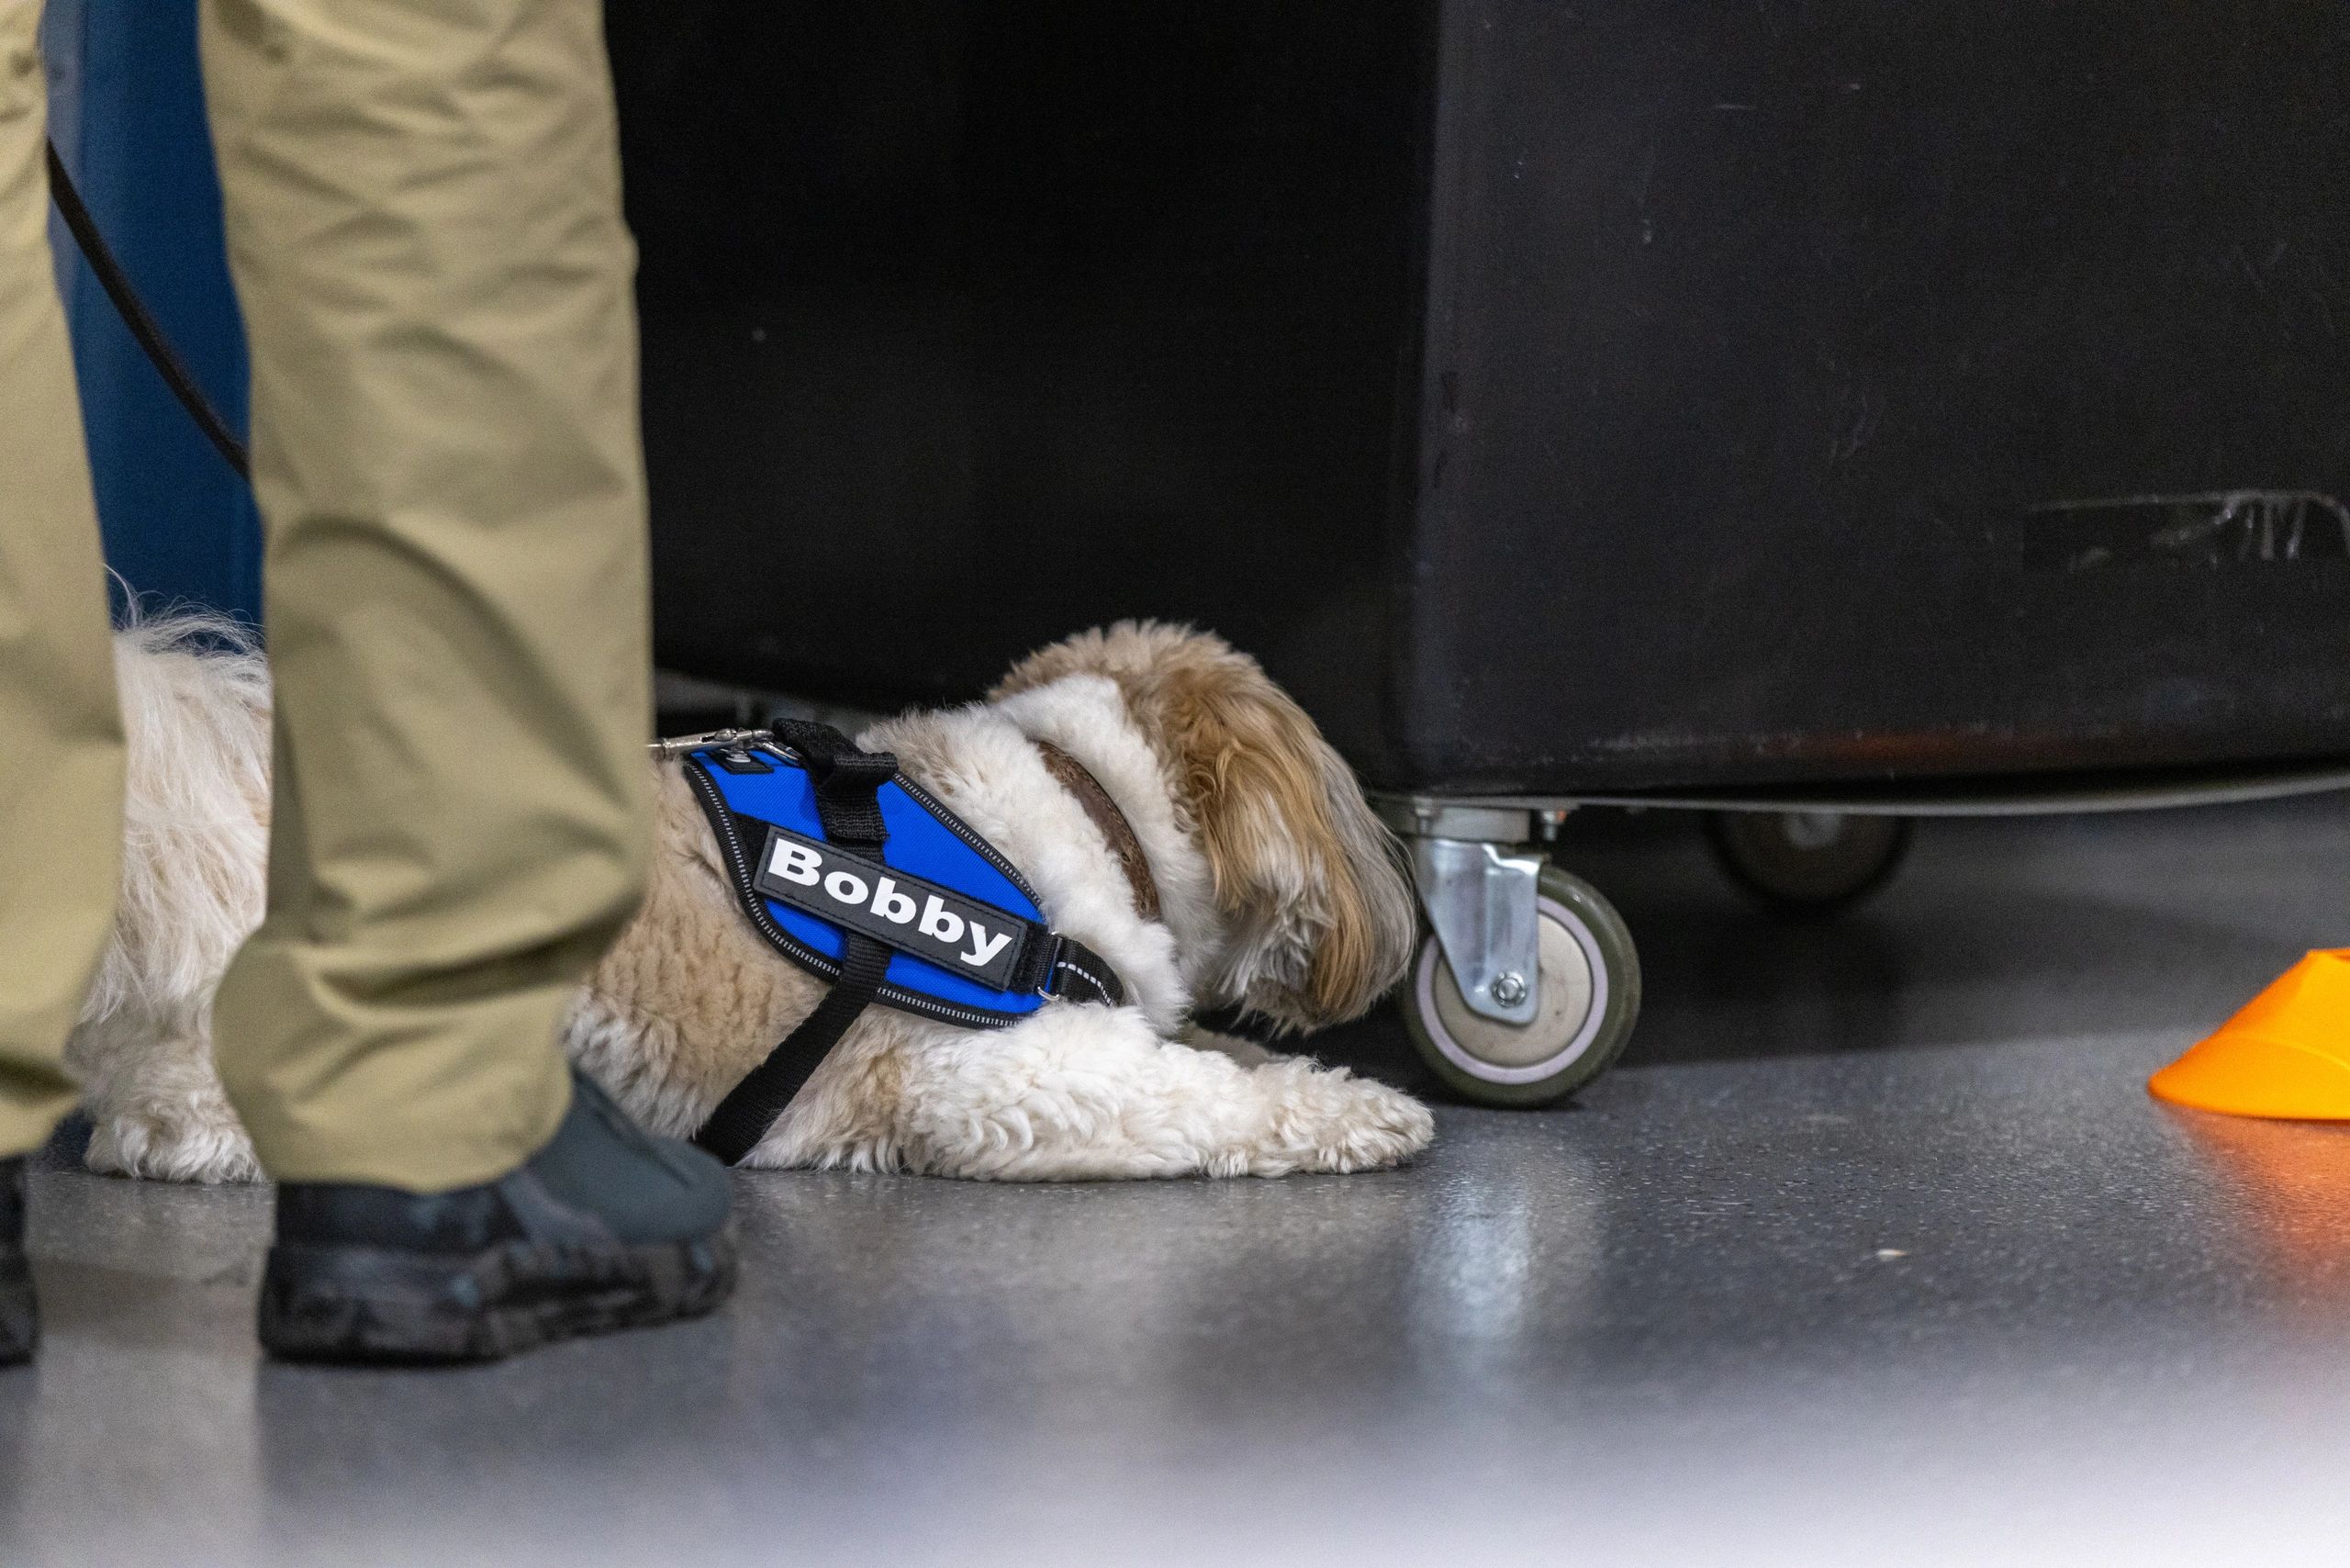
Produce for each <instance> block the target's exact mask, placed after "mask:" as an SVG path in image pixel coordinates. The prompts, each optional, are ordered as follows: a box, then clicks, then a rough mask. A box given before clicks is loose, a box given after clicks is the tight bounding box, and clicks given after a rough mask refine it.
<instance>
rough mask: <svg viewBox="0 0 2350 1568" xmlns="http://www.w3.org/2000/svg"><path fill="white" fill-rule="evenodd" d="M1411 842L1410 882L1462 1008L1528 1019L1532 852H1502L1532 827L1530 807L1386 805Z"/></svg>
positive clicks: (1532, 964)
mask: <svg viewBox="0 0 2350 1568" xmlns="http://www.w3.org/2000/svg"><path fill="white" fill-rule="evenodd" d="M1382 814H1383V815H1386V816H1387V818H1388V822H1389V824H1390V825H1391V826H1393V827H1394V828H1396V829H1397V830H1398V831H1399V832H1401V833H1402V834H1404V836H1405V837H1406V838H1407V839H1408V840H1409V841H1410V843H1411V847H1412V881H1413V884H1414V886H1416V888H1417V889H1418V890H1419V895H1420V906H1421V907H1422V908H1423V909H1425V910H1427V913H1428V924H1429V925H1430V926H1431V927H1433V928H1434V929H1435V931H1436V939H1437V942H1438V946H1441V947H1442V948H1443V949H1444V961H1445V962H1446V963H1447V964H1449V965H1450V966H1451V968H1452V978H1453V980H1455V981H1456V982H1457V983H1458V984H1459V985H1460V998H1461V1000H1462V1001H1463V1002H1467V1003H1468V1004H1469V1010H1470V1011H1471V1012H1472V1013H1476V1014H1482V1015H1483V1016H1484V1017H1487V1018H1492V1019H1495V1020H1497V1021H1499V1022H1501V1023H1504V1024H1518V1025H1525V1024H1531V1023H1532V1022H1534V1016H1535V1014H1537V1013H1538V1012H1539V1011H1540V1010H1541V1005H1542V970H1541V964H1540V955H1541V941H1542V935H1541V924H1540V921H1539V916H1538V915H1537V913H1536V912H1535V898H1536V884H1537V879H1539V877H1540V876H1541V873H1542V861H1541V858H1540V857H1539V856H1533V855H1516V854H1506V855H1505V854H1504V853H1503V852H1502V850H1501V849H1500V848H1499V847H1497V846H1498V845H1501V844H1509V845H1517V844H1522V843H1524V842H1525V841H1526V840H1527V838H1528V837H1529V836H1530V834H1529V832H1528V830H1529V829H1530V828H1531V827H1532V825H1533V823H1532V820H1531V817H1530V816H1529V814H1528V813H1527V812H1512V811H1496V810H1494V809H1491V808H1486V807H1460V806H1439V805H1431V804H1427V803H1426V802H1409V803H1405V804H1404V805H1403V806H1402V809H1401V810H1395V811H1391V812H1383V813H1382Z"/></svg>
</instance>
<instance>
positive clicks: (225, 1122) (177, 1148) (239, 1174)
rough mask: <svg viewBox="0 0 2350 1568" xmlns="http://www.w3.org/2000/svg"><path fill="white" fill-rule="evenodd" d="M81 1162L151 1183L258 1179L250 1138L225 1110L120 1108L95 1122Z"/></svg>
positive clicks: (102, 1171) (258, 1168)
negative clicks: (179, 1111) (165, 1111)
mask: <svg viewBox="0 0 2350 1568" xmlns="http://www.w3.org/2000/svg"><path fill="white" fill-rule="evenodd" d="M83 1159H84V1163H85V1164H87V1165H88V1166H89V1168H90V1169H91V1170H95V1171H96V1172H98V1173H99V1174H100V1175H102V1176H140V1177H144V1178H146V1179H147V1180H149V1181H153V1182H203V1183H205V1184H206V1185H207V1186H210V1185H217V1184H218V1183H221V1182H258V1181H260V1180H261V1179H262V1173H261V1161H260V1159H257V1158H255V1156H254V1154H253V1146H252V1139H250V1138H248V1137H245V1132H244V1129H243V1128H242V1127H241V1126H238V1125H237V1122H236V1119H235V1117H233V1116H231V1115H229V1114H227V1113H226V1112H225V1111H223V1112H221V1113H219V1114H205V1113H203V1112H202V1111H200V1110H191V1111H190V1112H188V1113H187V1114H156V1113H152V1112H145V1113H141V1112H125V1113H122V1114H117V1115H112V1116H107V1117H105V1118H104V1119H102V1120H101V1121H99V1122H98V1124H97V1126H96V1128H95V1130H94V1131H93V1132H92V1134H91V1136H90V1148H89V1152H88V1153H87V1154H86V1155H84V1157H83Z"/></svg>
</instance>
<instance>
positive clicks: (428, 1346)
mask: <svg viewBox="0 0 2350 1568" xmlns="http://www.w3.org/2000/svg"><path fill="white" fill-rule="evenodd" d="M734 1271H735V1263H734V1243H733V1238H732V1237H730V1236H725V1235H720V1236H713V1237H706V1238H699V1239H696V1240H690V1241H678V1242H666V1243H660V1244H656V1245H650V1246H642V1247H627V1248H620V1249H593V1248H581V1247H552V1246H544V1245H539V1244H534V1243H530V1242H513V1243H509V1244H507V1245H504V1246H501V1247H497V1248H493V1249H490V1250H488V1251H487V1252H483V1253H481V1254H479V1255H477V1256H476V1257H472V1258H441V1257H433V1256H430V1255H426V1254H419V1253H415V1252H395V1251H388V1250H385V1249H376V1248H367V1247H285V1246H280V1247H273V1248H271V1249H270V1252H269V1265H268V1268H267V1270H266V1271H264V1272H263V1276H262V1287H261V1342H262V1345H263V1348H264V1349H266V1350H268V1351H269V1352H270V1354H272V1355H274V1356H276V1357H278V1358H279V1359H281V1360H284V1361H337V1362H363V1363H364V1362H402V1363H410V1364H414V1363H445V1362H461V1361H498V1360H500V1359H502V1358H504V1357H507V1356H511V1355H516V1354H519V1353H520V1352H521V1351H524V1350H535V1349H536V1348H537V1347H539V1346H541V1345H548V1344H553V1343H554V1341H556V1340H558V1339H569V1338H577V1337H578V1336H581V1335H585V1334H607V1333H610V1332H613V1331H614V1330H617V1329H622V1328H645V1327H652V1326H653V1325H655V1324H656V1323H674V1322H678V1321H681V1320H683V1319H686V1318H689V1317H699V1316H702V1315H703V1314H704V1313H707V1312H709V1311H711V1309H713V1308H715V1307H716V1306H718V1305H719V1304H721V1303H722V1302H723V1301H724V1300H725V1299H726V1298H727V1296H728V1295H729V1294H732V1293H733V1289H734Z"/></svg>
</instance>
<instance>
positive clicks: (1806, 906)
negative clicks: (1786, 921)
mask: <svg viewBox="0 0 2350 1568" xmlns="http://www.w3.org/2000/svg"><path fill="white" fill-rule="evenodd" d="M1706 837H1707V840H1708V841H1709V842H1710V843H1711V844H1712V845H1713V846H1714V857H1715V858H1716V859H1718V860H1719V861H1720V862H1721V865H1722V869H1723V870H1725V871H1727V872H1728V873H1729V879H1730V880H1731V881H1733V882H1736V883H1737V884H1738V885H1739V886H1740V887H1741V888H1743V889H1745V890H1747V891H1748V892H1750V893H1751V894H1753V895H1754V897H1756V898H1757V899H1760V900H1761V901H1762V902H1763V903H1765V904H1767V905H1769V906H1770V907H1771V908H1773V909H1774V910H1777V911H1778V912H1779V913H1782V914H1826V913H1830V912H1831V911H1834V910H1839V909H1842V908H1844V907H1845V906H1846V905H1848V904H1852V903H1857V902H1860V901H1861V900H1862V899H1864V898H1866V897H1868V896H1869V894H1871V893H1873V892H1874V891H1876V890H1877V889H1879V888H1881V887H1883V886H1884V885H1885V883H1886V879H1888V878H1890V877H1891V876H1892V875H1893V872H1894V868H1896V867H1897V866H1899V865H1900V864H1901V857H1903V856H1904V855H1907V854H1908V852H1909V823H1908V821H1907V820H1906V819H1904V818H1901V817H1877V816H1866V817H1863V816H1850V815H1847V814H1845V813H1844V812H1714V813H1713V814H1712V815H1711V816H1708V817H1707V819H1706Z"/></svg>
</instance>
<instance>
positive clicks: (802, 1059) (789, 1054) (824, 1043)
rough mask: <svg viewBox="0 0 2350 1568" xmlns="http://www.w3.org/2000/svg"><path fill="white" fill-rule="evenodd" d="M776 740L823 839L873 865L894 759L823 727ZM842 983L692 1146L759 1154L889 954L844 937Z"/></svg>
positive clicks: (789, 724) (724, 1154)
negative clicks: (802, 776) (800, 771)
mask: <svg viewBox="0 0 2350 1568" xmlns="http://www.w3.org/2000/svg"><path fill="white" fill-rule="evenodd" d="M774 733H775V737H776V738H777V739H778V740H779V741H781V742H782V743H783V744H784V745H788V746H789V747H790V748H791V749H792V750H793V751H795V752H797V753H798V754H799V755H800V762H801V763H802V764H803V765H804V766H805V767H807V769H808V776H809V778H811V780H812V781H813V782H814V784H815V786H816V819H817V821H818V822H820V823H822V824H823V829H824V837H825V839H826V840H827V841H828V842H830V843H833V844H837V845H839V846H841V847H842V848H843V849H845V850H848V851H850V852H851V853H853V854H863V855H867V856H869V857H872V858H875V859H878V858H880V855H881V846H882V844H883V843H884V842H886V841H887V840H888V838H889V836H890V830H889V829H888V828H887V827H885V826H883V825H882V822H881V801H880V798H879V797H880V790H881V786H882V785H884V784H887V783H888V782H890V779H891V778H895V777H897V772H898V759H897V758H896V757H895V756H892V755H890V753H889V752H886V751H859V750H858V749H857V747H856V742H854V741H852V740H850V739H849V738H848V737H847V736H846V735H844V734H841V733H840V732H839V731H838V730H836V729H834V728H833V727H832V726H831V725H829V724H818V723H811V722H807V721H804V720H799V719H783V720H778V721H777V722H776V724H775V726H774ZM841 935H842V937H843V946H842V948H841V974H840V979H838V980H834V982H833V989H832V990H831V991H827V992H826V993H825V995H824V1000H823V1001H822V1002H819V1003H818V1004H817V1006H816V1011H814V1012H813V1013H811V1014H808V1016H807V1017H805V1018H803V1019H801V1020H800V1026H799V1027H798V1028H795V1029H794V1030H792V1031H791V1033H790V1034H789V1035H786V1036H784V1037H783V1039H782V1040H781V1041H780V1042H778V1044H777V1046H776V1047H775V1049H773V1050H772V1051H769V1052H768V1053H767V1059H766V1060H765V1061H763V1062H761V1063H759V1065H758V1066H756V1067H755V1068H753V1069H752V1070H751V1072H750V1076H749V1077H747V1078H745V1079H744V1080H743V1081H742V1082H740V1083H738V1084H736V1085H735V1086H734V1087H733V1089H732V1090H730V1091H728V1092H727V1095H726V1098H725V1099H723V1100H721V1101H720V1102H719V1103H718V1109H716V1110H714V1111H712V1112H711V1114H710V1120H708V1121H706V1122H704V1123H703V1124H702V1126H701V1130H700V1131H699V1132H697V1133H696V1134H694V1142H695V1143H697V1144H699V1146H700V1147H701V1148H704V1149H707V1150H708V1151H709V1152H710V1153H711V1154H714V1155H716V1156H717V1157H718V1158H719V1159H722V1160H724V1161H725V1162H726V1163H727V1164H729V1165H733V1164H734V1163H736V1162H737V1161H739V1160H740V1159H742V1158H743V1157H744V1155H746V1154H748V1153H750V1152H751V1150H753V1149H755V1148H757V1147H758V1146H759V1140H760V1139H761V1138H763V1137H767V1129H768V1128H769V1127H771V1126H775V1122H776V1118H777V1117H778V1116H780V1115H782V1114H783V1112H784V1108H785V1107H786V1106H788V1105H789V1104H790V1103H791V1101H792V1097H793V1096H795V1095H797V1094H798V1093H799V1092H800V1090H801V1089H802V1088H803V1087H805V1086H806V1084H807V1082H808V1080H809V1078H810V1077H811V1076H812V1075H813V1074H814V1072H815V1070H816V1069H817V1068H818V1067H820V1066H822V1063H823V1060H824V1058H825V1056H826V1055H827V1054H828V1053H830V1052H831V1050H832V1048H833V1047H834V1046H836V1045H838V1044H839V1043H840V1038H841V1036H843V1035H845V1034H847V1033H848V1026H849V1025H852V1024H854V1023H856V1020H857V1017H858V1015H859V1014H863V1013H864V1011H865V1010H866V1008H867V1006H869V1005H871V1003H872V1001H873V998H874V995H875V993H877V992H878V991H880V989H881V979H882V975H883V973H884V971H886V970H887V969H889V967H890V949H889V948H888V947H886V946H882V945H881V944H880V943H878V942H877V941H875V940H874V939H873V938H872V937H870V936H867V935H861V934H859V933H857V932H855V931H849V930H844V931H843V932H842V934H841Z"/></svg>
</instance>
